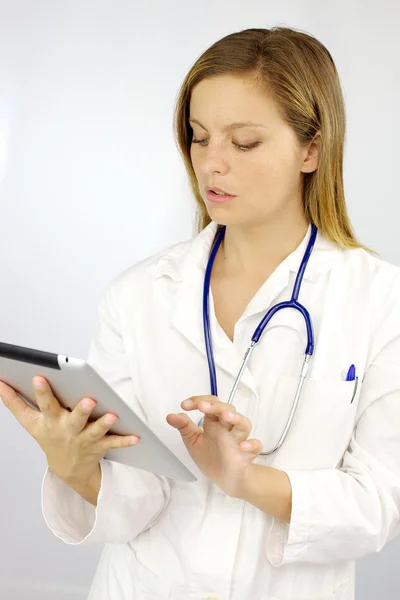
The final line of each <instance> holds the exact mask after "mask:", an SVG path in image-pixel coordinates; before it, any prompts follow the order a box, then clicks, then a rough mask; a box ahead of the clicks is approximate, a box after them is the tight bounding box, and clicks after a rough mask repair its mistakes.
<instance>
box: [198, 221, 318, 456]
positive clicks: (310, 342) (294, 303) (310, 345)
mask: <svg viewBox="0 0 400 600" xmlns="http://www.w3.org/2000/svg"><path fill="white" fill-rule="evenodd" d="M225 230H226V226H225V225H224V226H223V227H222V228H221V230H220V231H219V233H218V235H217V237H216V240H215V242H214V246H213V248H212V250H211V253H210V256H209V259H208V263H207V267H206V272H205V276H204V291H203V324H204V339H205V343H206V352H207V361H208V369H209V372H210V384H211V395H213V396H218V390H217V377H216V373H215V363H214V353H213V350H212V342H211V328H210V311H209V292H210V281H211V271H212V266H213V263H214V260H215V256H216V254H217V251H218V248H219V246H220V244H221V242H222V240H223V238H224V235H225ZM317 233H318V229H317V227H316V226H315V225H314V224H312V225H311V235H310V240H309V242H308V245H307V248H306V251H305V253H304V256H303V260H302V261H301V265H300V268H299V270H298V272H297V276H296V281H295V283H294V287H293V293H292V297H291V299H290V300H289V301H286V302H279V303H278V304H276V305H275V306H273V307H272V308H270V309H269V311H268V312H267V314H266V315H265V316H264V317H263V319H262V320H261V321H260V324H259V325H258V327H257V329H256V330H255V332H254V334H253V337H252V338H251V343H250V346H249V347H248V348H247V350H246V353H245V355H244V359H243V363H242V366H241V368H240V371H239V373H238V376H237V377H236V380H235V383H234V385H233V388H232V391H231V393H230V395H229V398H228V404H231V403H232V400H233V397H234V395H235V392H236V389H237V387H238V385H239V382H240V379H241V377H242V374H243V371H244V369H245V367H246V365H247V362H248V360H249V359H250V356H251V353H252V352H253V350H254V347H255V345H256V344H258V342H259V341H260V337H261V334H262V333H263V331H264V329H265V327H266V326H267V325H268V323H269V322H270V320H271V319H272V317H273V316H274V315H275V314H276V313H277V312H279V311H280V310H282V309H285V308H294V309H295V310H298V311H299V312H300V313H301V314H302V315H303V317H304V321H305V323H306V328H307V346H306V350H305V355H304V361H303V365H302V369H301V373H300V379H299V383H298V386H297V390H296V395H295V398H294V401H293V404H292V409H291V411H290V415H289V418H288V420H287V423H286V426H285V428H284V430H283V433H282V435H281V437H280V438H279V441H278V443H277V444H276V446H275V447H274V448H272V449H271V450H268V451H267V452H260V455H261V456H267V455H269V454H272V453H273V452H275V451H276V450H278V449H279V448H280V447H281V446H282V444H283V442H284V441H285V438H286V436H287V434H288V431H289V429H290V426H291V424H292V421H293V417H294V415H295V412H296V408H297V405H298V403H299V399H300V395H301V390H302V388H303V383H304V380H305V378H306V375H307V371H308V361H309V359H310V356H312V354H313V352H314V331H313V324H312V320H311V317H310V314H309V312H308V310H307V309H306V308H305V307H304V306H303V305H302V304H300V302H298V297H299V293H300V289H301V284H302V282H303V276H304V272H305V270H306V267H307V265H308V261H309V260H310V256H311V252H312V250H313V247H314V243H315V239H316V237H317ZM203 421H204V416H203V417H202V418H201V419H200V421H199V423H198V425H199V427H202V425H203Z"/></svg>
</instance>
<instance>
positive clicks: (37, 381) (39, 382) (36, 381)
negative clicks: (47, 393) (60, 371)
mask: <svg viewBox="0 0 400 600" xmlns="http://www.w3.org/2000/svg"><path fill="white" fill-rule="evenodd" d="M33 387H35V388H36V389H38V390H42V389H43V388H44V387H46V384H45V382H44V381H43V379H34V380H33Z"/></svg>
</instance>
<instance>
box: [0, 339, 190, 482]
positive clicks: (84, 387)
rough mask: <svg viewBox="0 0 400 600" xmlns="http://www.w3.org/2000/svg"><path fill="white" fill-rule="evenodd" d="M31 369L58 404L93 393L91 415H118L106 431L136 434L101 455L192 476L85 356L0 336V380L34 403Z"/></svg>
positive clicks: (147, 468) (168, 474)
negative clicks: (8, 341) (17, 343)
mask: <svg viewBox="0 0 400 600" xmlns="http://www.w3.org/2000/svg"><path fill="white" fill-rule="evenodd" d="M36 375H41V376H43V377H44V378H45V379H47V381H48V382H49V383H50V385H51V388H52V390H53V393H54V395H55V397H56V398H57V399H58V401H59V402H60V404H61V405H62V406H63V407H64V408H67V409H70V410H72V409H73V408H74V407H75V406H76V404H77V403H78V402H79V401H80V400H81V399H82V398H85V397H89V398H93V399H94V400H96V402H97V405H96V408H95V409H94V411H93V412H92V415H91V419H97V418H99V417H101V416H102V415H104V414H105V413H106V412H112V413H114V414H116V415H117V416H118V417H119V419H118V422H117V423H116V424H115V425H114V427H113V428H112V429H111V430H110V433H115V434H119V435H129V434H137V435H139V436H140V438H141V441H140V443H139V444H137V445H135V446H131V447H129V448H118V449H115V450H110V451H108V452H107V453H106V455H105V458H108V459H110V460H114V461H116V462H120V463H123V464H126V465H130V466H133V467H136V468H138V469H143V470H145V471H150V472H152V473H156V474H157V475H164V476H165V477H170V478H172V479H180V480H184V481H196V480H197V477H196V476H195V475H194V474H193V473H191V471H189V469H188V468H187V467H186V466H185V465H184V464H183V463H182V462H181V461H180V460H179V459H178V458H177V457H176V456H175V454H174V453H173V452H172V451H171V450H169V448H168V447H167V446H165V444H164V443H163V442H162V441H161V440H160V439H159V438H158V437H157V436H156V435H155V434H154V433H153V432H152V431H151V429H149V428H148V427H147V425H146V424H145V423H144V422H143V421H142V420H141V419H140V418H139V417H138V416H137V415H136V414H135V413H134V412H133V411H132V409H131V408H130V407H129V406H128V405H127V404H126V403H125V402H124V400H123V399H122V398H120V396H118V394H116V392H115V391H114V390H113V389H112V388H111V387H110V386H109V385H108V383H107V382H106V381H104V379H103V378H102V377H100V375H99V374H98V373H97V372H96V371H95V370H94V369H93V368H92V367H91V366H90V365H88V364H87V363H86V361H84V360H81V359H78V358H73V357H68V356H63V355H60V354H54V353H51V352H44V351H42V350H35V349H32V348H25V347H23V346H15V345H13V344H5V343H3V342H0V381H4V383H7V384H8V385H9V386H11V387H12V388H14V389H15V391H16V392H17V393H18V394H19V396H21V398H22V399H23V400H25V402H27V403H28V404H29V405H30V406H32V407H33V408H37V405H36V397H35V392H34V389H33V386H32V379H33V377H35V376H36Z"/></svg>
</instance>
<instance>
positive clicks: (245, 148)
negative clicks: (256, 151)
mask: <svg viewBox="0 0 400 600" xmlns="http://www.w3.org/2000/svg"><path fill="white" fill-rule="evenodd" d="M206 141H207V140H192V144H202V143H203V142H206ZM260 144H261V142H253V144H248V145H247V146H245V145H243V144H234V145H235V146H236V147H237V148H238V149H239V150H243V151H246V150H252V149H253V148H257V146H259V145H260Z"/></svg>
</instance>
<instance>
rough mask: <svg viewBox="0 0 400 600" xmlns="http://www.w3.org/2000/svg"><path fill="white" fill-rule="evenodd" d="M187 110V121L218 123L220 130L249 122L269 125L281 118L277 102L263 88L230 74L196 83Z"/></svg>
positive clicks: (204, 124)
mask: <svg viewBox="0 0 400 600" xmlns="http://www.w3.org/2000/svg"><path fill="white" fill-rule="evenodd" d="M189 113H190V114H189V121H191V122H194V123H195V122H196V121H197V122H198V123H199V122H200V123H201V125H203V126H204V127H209V126H210V127H211V126H214V125H215V126H219V127H220V128H221V129H222V130H223V131H226V130H229V129H235V128H237V127H238V126H239V124H243V123H247V124H249V122H251V123H254V124H258V126H260V125H261V126H264V127H268V125H269V124H271V122H274V121H276V120H280V115H279V111H278V108H277V105H276V103H275V101H274V100H273V99H272V97H271V96H270V95H269V94H268V93H267V91H266V90H263V89H261V88H260V86H259V85H256V84H255V82H254V81H252V80H249V79H248V78H247V79H246V78H244V77H238V76H232V75H222V76H221V75H219V76H216V77H209V78H207V79H204V80H203V81H200V82H199V83H198V84H196V85H195V86H194V87H193V90H192V94H191V98H190V110H189ZM247 126H249V125H247Z"/></svg>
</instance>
